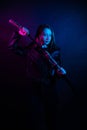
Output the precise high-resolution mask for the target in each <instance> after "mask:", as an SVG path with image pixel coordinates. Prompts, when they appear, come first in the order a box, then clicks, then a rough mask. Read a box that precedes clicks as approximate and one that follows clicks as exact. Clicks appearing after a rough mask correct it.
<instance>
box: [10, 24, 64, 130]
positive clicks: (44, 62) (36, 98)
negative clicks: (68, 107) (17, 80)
mask: <svg viewBox="0 0 87 130" xmlns="http://www.w3.org/2000/svg"><path fill="white" fill-rule="evenodd" d="M22 36H29V37H30V38H31V36H30V34H29V30H28V29H27V28H25V27H22V28H19V31H18V32H15V33H14V34H13V36H12V37H11V39H10V42H9V48H10V49H12V50H13V51H14V52H15V53H16V54H19V55H24V56H25V57H27V60H26V63H27V66H26V74H27V86H28V89H29V90H30V91H31V97H32V102H31V103H32V105H31V106H32V108H33V110H32V115H33V116H32V117H33V118H32V122H33V126H32V128H33V127H35V128H36V127H37V129H47V128H48V129H49V128H51V129H52V127H53V129H54V126H55V125H53V124H54V123H53V121H54V118H55V115H54V112H55V110H56V100H57V99H56V90H55V83H56V80H57V79H58V78H60V77H61V76H63V75H65V74H66V71H65V70H64V69H63V67H60V66H61V59H60V49H59V48H58V47H57V45H56V44H55V36H54V31H53V29H52V28H51V27H50V26H49V25H47V24H42V25H40V26H39V27H38V28H37V31H36V35H35V39H33V40H32V43H29V45H28V46H25V47H23V48H22V47H21V46H19V45H18V43H19V40H20V39H21V37H22ZM54 61H56V62H54ZM56 63H57V64H58V66H57V64H56ZM58 67H59V68H58ZM37 106H39V107H37ZM32 108H31V109H32ZM41 110H43V112H41ZM44 113H45V114H44ZM52 113H53V114H52ZM37 118H38V119H37ZM43 119H44V120H45V121H44V120H43ZM44 123H45V124H44ZM42 124H44V125H42ZM45 127H46V128H45Z"/></svg>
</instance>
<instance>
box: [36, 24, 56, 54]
mask: <svg viewBox="0 0 87 130" xmlns="http://www.w3.org/2000/svg"><path fill="white" fill-rule="evenodd" d="M45 28H48V29H50V30H51V32H52V39H51V42H50V44H49V46H48V49H49V51H50V52H51V51H53V50H55V49H56V44H55V36H54V31H53V29H52V28H51V27H50V25H48V24H41V25H39V27H38V28H37V31H36V35H35V39H36V38H38V37H39V35H40V34H41V33H42V31H43V30H44V29H45ZM57 49H58V48H57Z"/></svg>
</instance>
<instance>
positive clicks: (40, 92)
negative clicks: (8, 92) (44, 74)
mask: <svg viewBox="0 0 87 130" xmlns="http://www.w3.org/2000/svg"><path fill="white" fill-rule="evenodd" d="M57 103H58V99H57V95H56V90H55V88H54V86H51V85H49V86H46V85H44V84H41V83H35V86H33V88H32V106H33V111H32V115H33V116H32V118H33V124H34V126H35V125H36V127H37V128H38V129H40V130H48V129H55V128H56V123H57V122H56V105H57Z"/></svg>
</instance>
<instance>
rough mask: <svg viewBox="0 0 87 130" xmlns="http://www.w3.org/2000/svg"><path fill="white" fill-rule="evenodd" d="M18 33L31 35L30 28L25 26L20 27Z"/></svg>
mask: <svg viewBox="0 0 87 130" xmlns="http://www.w3.org/2000/svg"><path fill="white" fill-rule="evenodd" d="M18 33H19V34H20V35H21V36H28V35H29V30H28V29H27V28H25V27H22V28H20V29H19V31H18Z"/></svg>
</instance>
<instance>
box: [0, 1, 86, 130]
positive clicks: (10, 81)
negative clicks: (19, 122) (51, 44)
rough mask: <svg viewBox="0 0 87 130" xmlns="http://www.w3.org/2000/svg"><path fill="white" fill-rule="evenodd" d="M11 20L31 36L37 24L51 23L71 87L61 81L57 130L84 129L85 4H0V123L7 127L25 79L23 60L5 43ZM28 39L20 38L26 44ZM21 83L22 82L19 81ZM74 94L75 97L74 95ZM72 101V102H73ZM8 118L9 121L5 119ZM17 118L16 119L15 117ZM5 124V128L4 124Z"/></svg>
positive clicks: (10, 29) (58, 85)
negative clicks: (25, 29)
mask: <svg viewBox="0 0 87 130" xmlns="http://www.w3.org/2000/svg"><path fill="white" fill-rule="evenodd" d="M9 19H13V20H15V21H17V22H18V23H20V24H21V25H22V26H25V27H28V28H29V30H30V34H31V36H32V37H34V35H35V32H36V29H37V27H38V25H39V24H43V23H47V24H50V25H51V26H52V27H53V29H54V32H55V38H56V43H57V44H58V45H59V46H60V48H61V55H62V63H63V67H64V68H65V69H66V70H67V74H68V77H69V79H70V81H71V82H72V84H73V89H74V91H72V89H71V86H69V85H68V84H67V82H66V81H64V80H60V81H59V82H58V84H57V90H58V96H59V104H60V111H59V113H60V114H59V115H58V116H59V121H58V127H59V128H60V130H62V129H63V130H64V129H65V128H67V129H82V130H84V129H87V126H86V124H87V119H86V118H87V112H86V111H87V110H86V109H87V107H86V104H87V88H86V86H87V85H86V83H87V78H86V73H87V51H86V50H87V4H86V1H84V0H83V1H63V0H61V1H55V0H54V1H49V0H42V1H39V0H37V1H34V0H31V1H28V0H25V1H16V0H15V1H8V2H5V1H1V4H0V96H1V97H0V102H1V120H2V124H3V126H4V127H11V128H12V127H13V126H10V123H7V122H9V121H11V123H12V124H15V123H13V122H12V120H11V119H13V118H14V116H15V114H16V111H17V104H16V100H17V99H15V98H16V94H18V93H19V90H18V91H17V89H18V85H19V86H20V84H23V79H24V78H25V59H24V58H21V57H19V56H16V55H14V54H12V52H11V51H10V50H9V49H8V41H9V38H10V36H11V34H12V32H13V31H14V30H15V29H16V28H15V27H14V26H13V25H11V24H10V23H9V22H8V21H9ZM28 40H30V39H29V38H27V37H25V38H23V42H26V43H27V42H28ZM21 81H22V82H21ZM75 94H76V97H73V95H75ZM72 100H73V101H72ZM9 116H10V120H9V121H8V118H9ZM15 118H16V116H15ZM6 124H8V125H6Z"/></svg>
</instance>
